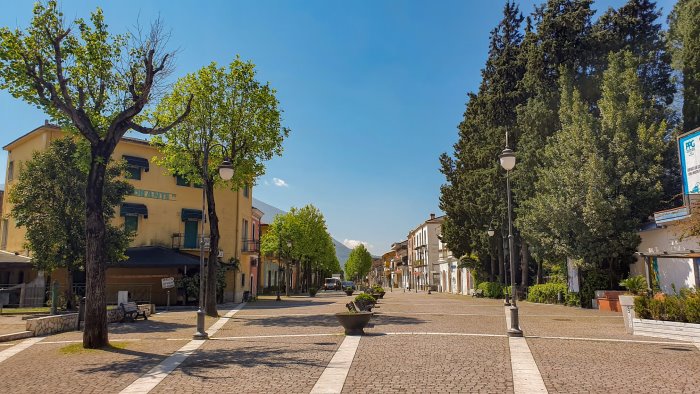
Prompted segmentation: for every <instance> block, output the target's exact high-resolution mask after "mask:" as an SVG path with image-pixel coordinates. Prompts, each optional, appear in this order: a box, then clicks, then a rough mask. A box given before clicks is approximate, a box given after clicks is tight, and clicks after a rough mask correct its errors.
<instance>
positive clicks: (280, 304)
mask: <svg viewBox="0 0 700 394" xmlns="http://www.w3.org/2000/svg"><path fill="white" fill-rule="evenodd" d="M330 304H335V302H332V301H310V299H309V298H307V297H304V298H301V299H288V298H286V299H285V300H284V301H274V300H261V301H256V302H249V303H247V304H246V306H245V308H244V309H243V310H245V311H254V310H266V309H278V310H284V309H287V308H301V307H307V306H322V305H330Z"/></svg>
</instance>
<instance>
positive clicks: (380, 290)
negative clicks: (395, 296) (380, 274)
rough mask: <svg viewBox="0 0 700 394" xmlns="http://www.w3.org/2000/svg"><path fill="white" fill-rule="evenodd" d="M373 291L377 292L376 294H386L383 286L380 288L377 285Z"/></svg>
mask: <svg viewBox="0 0 700 394" xmlns="http://www.w3.org/2000/svg"><path fill="white" fill-rule="evenodd" d="M372 291H373V292H375V293H383V292H384V288H383V287H381V286H379V285H375V286H374V287H372Z"/></svg>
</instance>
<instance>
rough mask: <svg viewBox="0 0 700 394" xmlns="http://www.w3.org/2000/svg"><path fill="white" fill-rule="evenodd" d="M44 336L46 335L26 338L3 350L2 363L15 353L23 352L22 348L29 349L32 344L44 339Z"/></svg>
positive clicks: (1, 353) (0, 360)
mask: <svg viewBox="0 0 700 394" xmlns="http://www.w3.org/2000/svg"><path fill="white" fill-rule="evenodd" d="M44 338H45V337H34V338H29V339H25V340H24V341H22V342H20V343H18V344H16V345H14V346H12V347H11V348H9V349H5V350H3V351H1V352H0V363H1V362H3V361H5V360H7V359H8V358H10V357H12V356H14V355H15V354H17V353H19V352H21V351H22V350H24V349H27V348H28V347H30V346H32V345H33V344H35V343H37V342H41V341H43V340H44Z"/></svg>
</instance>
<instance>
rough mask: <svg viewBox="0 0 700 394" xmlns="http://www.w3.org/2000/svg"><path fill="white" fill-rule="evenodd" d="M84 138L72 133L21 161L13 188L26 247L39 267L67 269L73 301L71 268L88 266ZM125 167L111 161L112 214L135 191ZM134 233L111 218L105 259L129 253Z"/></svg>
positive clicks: (108, 203)
mask: <svg viewBox="0 0 700 394" xmlns="http://www.w3.org/2000/svg"><path fill="white" fill-rule="evenodd" d="M86 153H88V151H87V147H86V146H85V144H84V143H78V142H76V141H75V139H73V138H71V137H65V138H61V139H57V140H54V141H52V142H51V143H50V144H49V147H48V149H47V150H45V151H43V152H34V154H33V156H32V159H31V160H29V161H27V162H25V163H24V164H23V166H24V168H23V170H22V171H21V172H20V173H19V177H18V179H17V182H16V183H15V184H14V185H12V187H11V189H10V190H9V201H10V203H12V210H11V212H10V215H11V216H12V217H14V218H15V221H16V223H17V225H18V226H23V227H25V228H26V231H27V232H26V235H25V238H26V247H27V249H29V250H30V251H31V252H32V264H34V266H35V267H36V269H37V270H42V271H49V272H51V271H53V270H55V269H57V268H65V269H66V270H67V271H68V283H67V284H66V300H67V301H68V307H69V308H70V307H72V301H73V295H72V285H73V273H74V272H75V271H79V270H83V269H84V268H85V186H86V183H87V171H86V166H85V164H86V156H85V154H86ZM122 171H123V167H122V166H120V165H118V164H114V165H110V166H108V167H107V172H106V175H105V176H106V180H105V194H104V201H105V204H104V212H103V217H104V220H105V221H106V222H109V220H110V219H112V218H113V217H114V214H115V207H116V206H117V205H119V203H121V202H122V201H123V200H124V197H125V196H127V195H129V194H131V193H132V192H133V186H132V185H131V184H129V183H128V182H126V181H124V180H122V179H121V178H120V177H121V175H122ZM131 238H132V235H131V234H129V233H127V232H126V231H125V230H124V229H122V228H117V227H115V226H113V225H111V224H109V223H107V236H106V247H107V259H108V260H107V261H109V262H113V263H114V262H118V261H121V260H124V259H126V256H125V255H124V251H125V250H126V248H127V247H128V245H129V242H130V241H131Z"/></svg>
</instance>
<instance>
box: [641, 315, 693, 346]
mask: <svg viewBox="0 0 700 394" xmlns="http://www.w3.org/2000/svg"><path fill="white" fill-rule="evenodd" d="M632 327H633V329H634V335H642V336H646V337H655V338H667V339H675V340H679V341H688V342H698V343H700V324H693V323H680V322H674V321H662V320H647V319H637V318H634V319H632Z"/></svg>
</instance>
